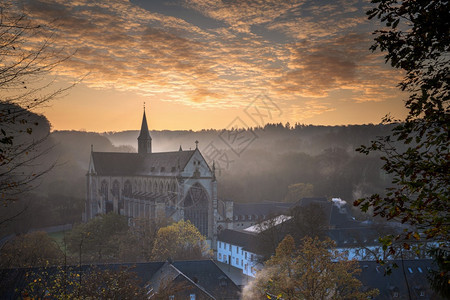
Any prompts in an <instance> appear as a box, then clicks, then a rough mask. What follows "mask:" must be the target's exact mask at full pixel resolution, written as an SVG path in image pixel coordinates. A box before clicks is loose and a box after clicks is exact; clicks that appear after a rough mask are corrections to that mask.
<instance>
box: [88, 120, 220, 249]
mask: <svg viewBox="0 0 450 300" xmlns="http://www.w3.org/2000/svg"><path fill="white" fill-rule="evenodd" d="M91 150H92V151H91V157H90V162H89V169H88V173H87V176H86V179H87V182H86V184H87V195H86V205H85V213H84V220H85V221H87V220H89V219H92V218H94V217H95V216H96V215H98V214H105V213H108V212H116V213H118V214H121V215H124V216H127V217H129V219H130V222H131V223H132V221H133V219H135V218H148V219H155V218H157V217H167V218H172V219H173V220H174V221H179V220H189V221H191V223H193V224H194V225H195V226H196V227H197V228H198V229H199V231H200V232H201V233H202V234H203V235H205V236H206V237H207V239H208V240H209V241H210V242H212V243H211V245H215V240H216V236H217V220H218V211H217V182H216V177H215V171H214V167H213V168H212V169H211V168H210V167H209V165H208V164H207V162H206V161H205V159H204V157H203V156H202V154H201V153H200V150H199V149H198V148H197V147H196V148H195V150H188V151H183V150H182V149H181V147H180V149H179V150H178V151H173V152H158V153H152V151H151V137H150V134H149V132H148V128H147V120H146V116H145V113H144V116H143V120H142V126H141V132H140V135H139V138H138V153H113V152H95V151H93V149H91Z"/></svg>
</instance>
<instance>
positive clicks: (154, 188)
mask: <svg viewBox="0 0 450 300" xmlns="http://www.w3.org/2000/svg"><path fill="white" fill-rule="evenodd" d="M153 193H155V194H156V193H158V183H157V182H156V181H155V183H154V184H153Z"/></svg>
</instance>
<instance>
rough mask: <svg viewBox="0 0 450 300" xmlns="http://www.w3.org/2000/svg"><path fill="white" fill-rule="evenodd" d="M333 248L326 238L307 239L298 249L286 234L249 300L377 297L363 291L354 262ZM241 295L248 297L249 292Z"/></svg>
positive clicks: (254, 286) (375, 292) (262, 271)
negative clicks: (251, 298)
mask: <svg viewBox="0 0 450 300" xmlns="http://www.w3.org/2000/svg"><path fill="white" fill-rule="evenodd" d="M334 246H335V245H334V242H333V241H331V240H329V239H328V240H325V241H320V240H319V239H317V238H314V239H313V238H310V237H306V238H304V239H303V240H302V244H301V246H300V247H299V248H298V249H297V248H296V247H295V242H294V239H293V238H292V236H290V235H287V236H286V237H285V238H284V239H283V241H281V243H280V244H279V245H278V247H277V250H276V253H275V255H274V256H273V257H272V258H271V259H270V260H268V261H267V262H266V265H265V267H264V269H263V270H261V271H260V272H258V273H257V274H256V278H255V282H254V283H253V284H252V286H253V293H251V297H254V298H256V297H258V298H259V299H264V298H266V297H267V298H270V299H311V300H312V299H314V300H316V299H367V298H368V297H370V296H372V297H373V296H376V295H377V293H378V291H377V290H370V291H362V283H361V282H360V281H359V280H358V279H357V278H356V277H355V275H357V274H358V273H359V272H360V271H361V270H360V269H358V268H357V262H356V261H347V260H345V259H344V258H343V256H342V255H341V254H339V253H338V252H337V251H335V250H333V248H334ZM244 295H250V294H249V291H245V292H244ZM244 299H246V297H244ZM248 299H250V298H248Z"/></svg>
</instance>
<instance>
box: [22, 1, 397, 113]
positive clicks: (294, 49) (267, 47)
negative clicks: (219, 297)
mask: <svg viewBox="0 0 450 300" xmlns="http://www.w3.org/2000/svg"><path fill="white" fill-rule="evenodd" d="M183 4H184V9H188V10H189V9H193V10H196V11H198V12H201V13H202V14H204V15H205V16H208V17H209V18H212V19H214V20H216V21H218V24H219V25H218V26H216V27H214V28H201V27H199V26H196V25H194V24H191V23H189V22H187V21H185V20H183V19H181V18H177V17H174V16H168V15H165V14H163V13H161V12H154V11H148V10H146V9H143V8H141V7H139V6H137V5H134V4H133V3H131V2H129V1H126V0H110V1H91V0H76V1H65V0H29V1H27V2H25V9H26V12H27V14H28V15H29V16H30V18H32V19H34V20H35V21H36V22H37V23H39V24H47V25H49V26H50V27H51V28H54V29H53V30H52V31H51V33H52V35H53V40H52V45H53V46H54V47H55V49H60V48H63V49H65V51H66V52H65V53H67V54H70V53H74V51H75V50H76V52H75V53H74V54H73V56H71V57H70V58H69V59H68V60H67V61H66V62H65V63H64V65H63V66H61V67H60V68H58V69H57V70H56V71H57V72H58V75H62V76H66V77H68V78H79V77H82V76H84V75H85V74H89V75H88V76H87V77H86V78H85V80H84V82H85V83H86V84H87V85H88V86H90V87H93V88H98V89H103V88H115V89H117V90H121V91H132V92H136V93H139V94H140V95H144V96H147V97H157V98H158V99H161V100H165V101H176V102H180V103H182V104H185V105H193V106H195V107H202V108H223V107H245V106H246V105H247V103H249V101H250V100H251V99H254V98H255V97H256V96H257V95H259V94H261V93H264V94H266V95H268V96H270V97H272V98H273V99H275V100H276V101H278V102H279V103H281V104H282V105H283V109H285V110H289V109H292V110H293V111H297V113H296V115H297V116H301V117H302V118H303V117H304V118H308V117H310V116H314V115H317V114H320V113H324V112H327V111H330V110H333V109H334V108H333V99H331V98H330V93H332V92H333V91H338V90H348V91H351V93H349V95H350V96H349V98H348V99H347V101H353V102H362V101H379V100H380V99H389V98H390V97H391V98H392V97H393V96H392V95H393V94H392V93H391V91H392V90H393V89H395V83H396V82H398V81H399V80H398V78H399V74H398V73H396V72H395V71H393V70H390V69H387V68H384V67H383V66H382V58H381V57H380V56H377V55H373V54H371V53H370V52H369V51H368V47H369V45H370V34H369V33H368V29H367V28H365V27H364V26H363V25H364V22H365V21H364V20H365V16H364V14H363V12H362V11H361V3H360V2H359V1H343V2H334V1H328V2H325V3H322V2H321V3H320V5H319V4H317V2H316V1H303V0H301V1H300V0H299V1H294V0H292V1H279V0H270V1H263V0H189V1H188V0H186V1H184V2H183ZM255 25H258V26H262V28H264V29H265V32H263V33H255V32H254V27H253V26H255ZM271 34H272V35H273V34H276V35H280V40H279V41H277V42H274V41H273V39H271V37H270V35H271ZM305 98H306V100H305ZM319 99H321V100H319ZM305 101H309V102H305ZM299 103H301V104H302V108H303V112H302V113H300V111H299V110H297V108H298V104H299Z"/></svg>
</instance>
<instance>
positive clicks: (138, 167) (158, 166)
mask: <svg viewBox="0 0 450 300" xmlns="http://www.w3.org/2000/svg"><path fill="white" fill-rule="evenodd" d="M194 152H195V150H189V151H174V152H156V153H151V154H149V155H148V156H145V157H143V156H141V155H139V154H138V153H123V152H92V162H93V164H94V166H95V171H96V172H97V174H98V175H105V176H141V175H146V174H152V173H155V174H161V173H164V174H172V175H173V174H175V173H177V172H178V165H180V169H181V170H183V169H184V168H185V167H186V165H187V163H188V162H189V160H190V159H191V157H192V155H194Z"/></svg>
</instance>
